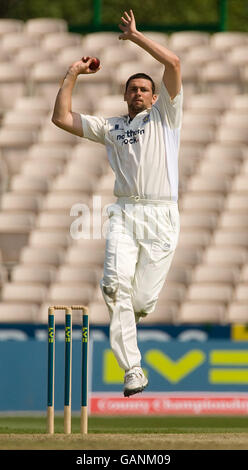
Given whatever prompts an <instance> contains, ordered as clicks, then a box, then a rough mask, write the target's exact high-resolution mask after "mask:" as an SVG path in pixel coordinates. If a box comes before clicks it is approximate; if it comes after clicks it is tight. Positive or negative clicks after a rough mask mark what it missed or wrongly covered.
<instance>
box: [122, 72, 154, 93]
mask: <svg viewBox="0 0 248 470" xmlns="http://www.w3.org/2000/svg"><path fill="white" fill-rule="evenodd" d="M135 78H145V79H146V80H149V81H150V82H151V84H152V94H153V95H154V93H155V83H154V81H153V79H152V78H151V77H149V75H147V74H146V73H142V72H141V73H135V74H134V75H131V77H129V79H128V80H127V82H126V88H125V91H127V89H128V85H129V83H130V82H131V80H134V79H135Z"/></svg>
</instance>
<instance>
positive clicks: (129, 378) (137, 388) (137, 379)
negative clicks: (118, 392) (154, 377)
mask: <svg viewBox="0 0 248 470" xmlns="http://www.w3.org/2000/svg"><path fill="white" fill-rule="evenodd" d="M147 385H148V380H147V378H146V376H145V375H144V372H143V370H142V369H141V367H133V368H132V369H130V370H129V371H128V372H126V373H125V377H124V397H129V396H130V395H134V394H135V393H139V392H142V391H143V390H144V388H145V387H146V386H147Z"/></svg>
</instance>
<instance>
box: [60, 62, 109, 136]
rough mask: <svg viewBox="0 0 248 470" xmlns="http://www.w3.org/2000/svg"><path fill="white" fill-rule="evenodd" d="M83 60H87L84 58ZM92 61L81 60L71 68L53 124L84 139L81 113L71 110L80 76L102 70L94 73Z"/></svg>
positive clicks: (62, 89)
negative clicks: (74, 89)
mask: <svg viewBox="0 0 248 470" xmlns="http://www.w3.org/2000/svg"><path fill="white" fill-rule="evenodd" d="M83 59H85V58H84V57H83ZM92 60H93V58H92V57H91V58H89V59H88V60H87V62H83V60H80V61H78V62H74V64H72V65H71V66H70V67H69V69H68V71H67V74H66V76H65V78H64V80H63V83H62V85H61V87H60V89H59V92H58V94H57V97H56V101H55V106H54V110H53V116H52V122H53V123H54V124H55V125H56V126H58V127H60V128H61V129H64V130H65V131H67V132H70V133H71V134H75V135H78V136H79V137H84V133H83V127H82V119H81V116H80V114H79V113H75V112H73V111H72V109H71V97H72V91H73V88H74V86H75V83H76V80H77V77H78V75H80V74H88V73H96V72H97V71H98V70H100V67H99V68H98V69H97V70H94V71H93V70H91V69H90V68H89V66H90V64H91V62H92Z"/></svg>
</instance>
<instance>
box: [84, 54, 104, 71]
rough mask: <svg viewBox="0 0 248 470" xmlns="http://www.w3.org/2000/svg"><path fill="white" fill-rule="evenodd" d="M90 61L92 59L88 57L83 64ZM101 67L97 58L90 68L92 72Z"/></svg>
mask: <svg viewBox="0 0 248 470" xmlns="http://www.w3.org/2000/svg"><path fill="white" fill-rule="evenodd" d="M89 59H90V57H86V58H85V59H82V60H83V62H87V61H88V60H89ZM99 66H100V60H99V59H98V58H97V57H94V58H93V60H92V62H91V64H90V66H89V68H90V70H97V69H98V67H99Z"/></svg>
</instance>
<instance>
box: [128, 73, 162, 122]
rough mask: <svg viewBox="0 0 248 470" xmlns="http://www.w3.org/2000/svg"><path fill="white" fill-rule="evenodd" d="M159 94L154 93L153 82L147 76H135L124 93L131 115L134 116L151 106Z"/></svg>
mask: <svg viewBox="0 0 248 470" xmlns="http://www.w3.org/2000/svg"><path fill="white" fill-rule="evenodd" d="M156 99H157V96H156V95H154V94H153V93H152V84H151V82H150V80H146V79H145V78H134V79H133V80H131V81H130V82H129V84H128V88H127V91H126V92H125V94H124V100H125V101H126V102H127V105H128V112H129V116H130V117H131V118H133V117H134V116H136V114H138V113H140V112H141V111H144V110H145V109H148V108H151V106H152V105H153V103H155V101H156Z"/></svg>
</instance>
